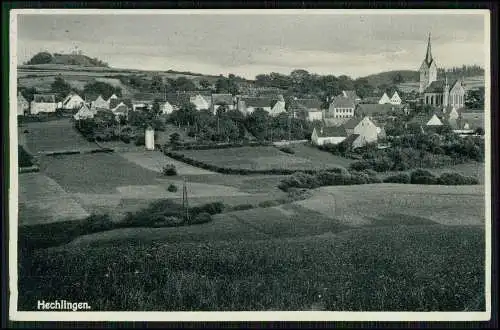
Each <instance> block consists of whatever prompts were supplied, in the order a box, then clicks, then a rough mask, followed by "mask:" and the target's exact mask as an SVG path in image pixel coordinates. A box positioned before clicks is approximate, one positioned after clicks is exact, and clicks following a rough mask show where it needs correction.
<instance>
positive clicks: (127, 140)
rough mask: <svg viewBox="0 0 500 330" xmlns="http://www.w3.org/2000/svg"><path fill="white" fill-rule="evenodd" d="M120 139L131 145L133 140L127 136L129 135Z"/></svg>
mask: <svg viewBox="0 0 500 330" xmlns="http://www.w3.org/2000/svg"><path fill="white" fill-rule="evenodd" d="M120 139H121V140H122V141H123V142H124V143H127V144H128V143H130V140H131V139H130V136H127V135H122V136H121V137H120Z"/></svg>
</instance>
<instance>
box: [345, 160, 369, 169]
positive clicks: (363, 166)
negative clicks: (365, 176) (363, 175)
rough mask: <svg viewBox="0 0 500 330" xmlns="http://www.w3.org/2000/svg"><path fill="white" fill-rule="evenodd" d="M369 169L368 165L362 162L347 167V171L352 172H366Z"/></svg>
mask: <svg viewBox="0 0 500 330" xmlns="http://www.w3.org/2000/svg"><path fill="white" fill-rule="evenodd" d="M369 168H370V164H369V163H368V162H366V161H363V160H361V161H357V162H354V163H351V165H349V169H351V170H354V171H364V170H367V169H369Z"/></svg>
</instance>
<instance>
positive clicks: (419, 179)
mask: <svg viewBox="0 0 500 330" xmlns="http://www.w3.org/2000/svg"><path fill="white" fill-rule="evenodd" d="M411 183H413V184H437V183H438V180H437V178H436V177H435V176H434V175H422V176H416V177H412V178H411Z"/></svg>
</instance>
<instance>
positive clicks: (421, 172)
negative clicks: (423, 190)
mask: <svg viewBox="0 0 500 330" xmlns="http://www.w3.org/2000/svg"><path fill="white" fill-rule="evenodd" d="M421 176H423V177H432V176H434V175H433V174H432V173H431V172H430V171H428V170H424V169H417V170H415V171H413V172H411V176H410V177H411V178H410V182H411V183H413V181H415V178H417V177H421Z"/></svg>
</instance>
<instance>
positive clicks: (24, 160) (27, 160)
mask: <svg viewBox="0 0 500 330" xmlns="http://www.w3.org/2000/svg"><path fill="white" fill-rule="evenodd" d="M17 157H18V163H19V167H30V166H33V156H31V155H30V154H29V153H28V152H26V150H24V148H23V147H22V146H20V145H18V147H17Z"/></svg>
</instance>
